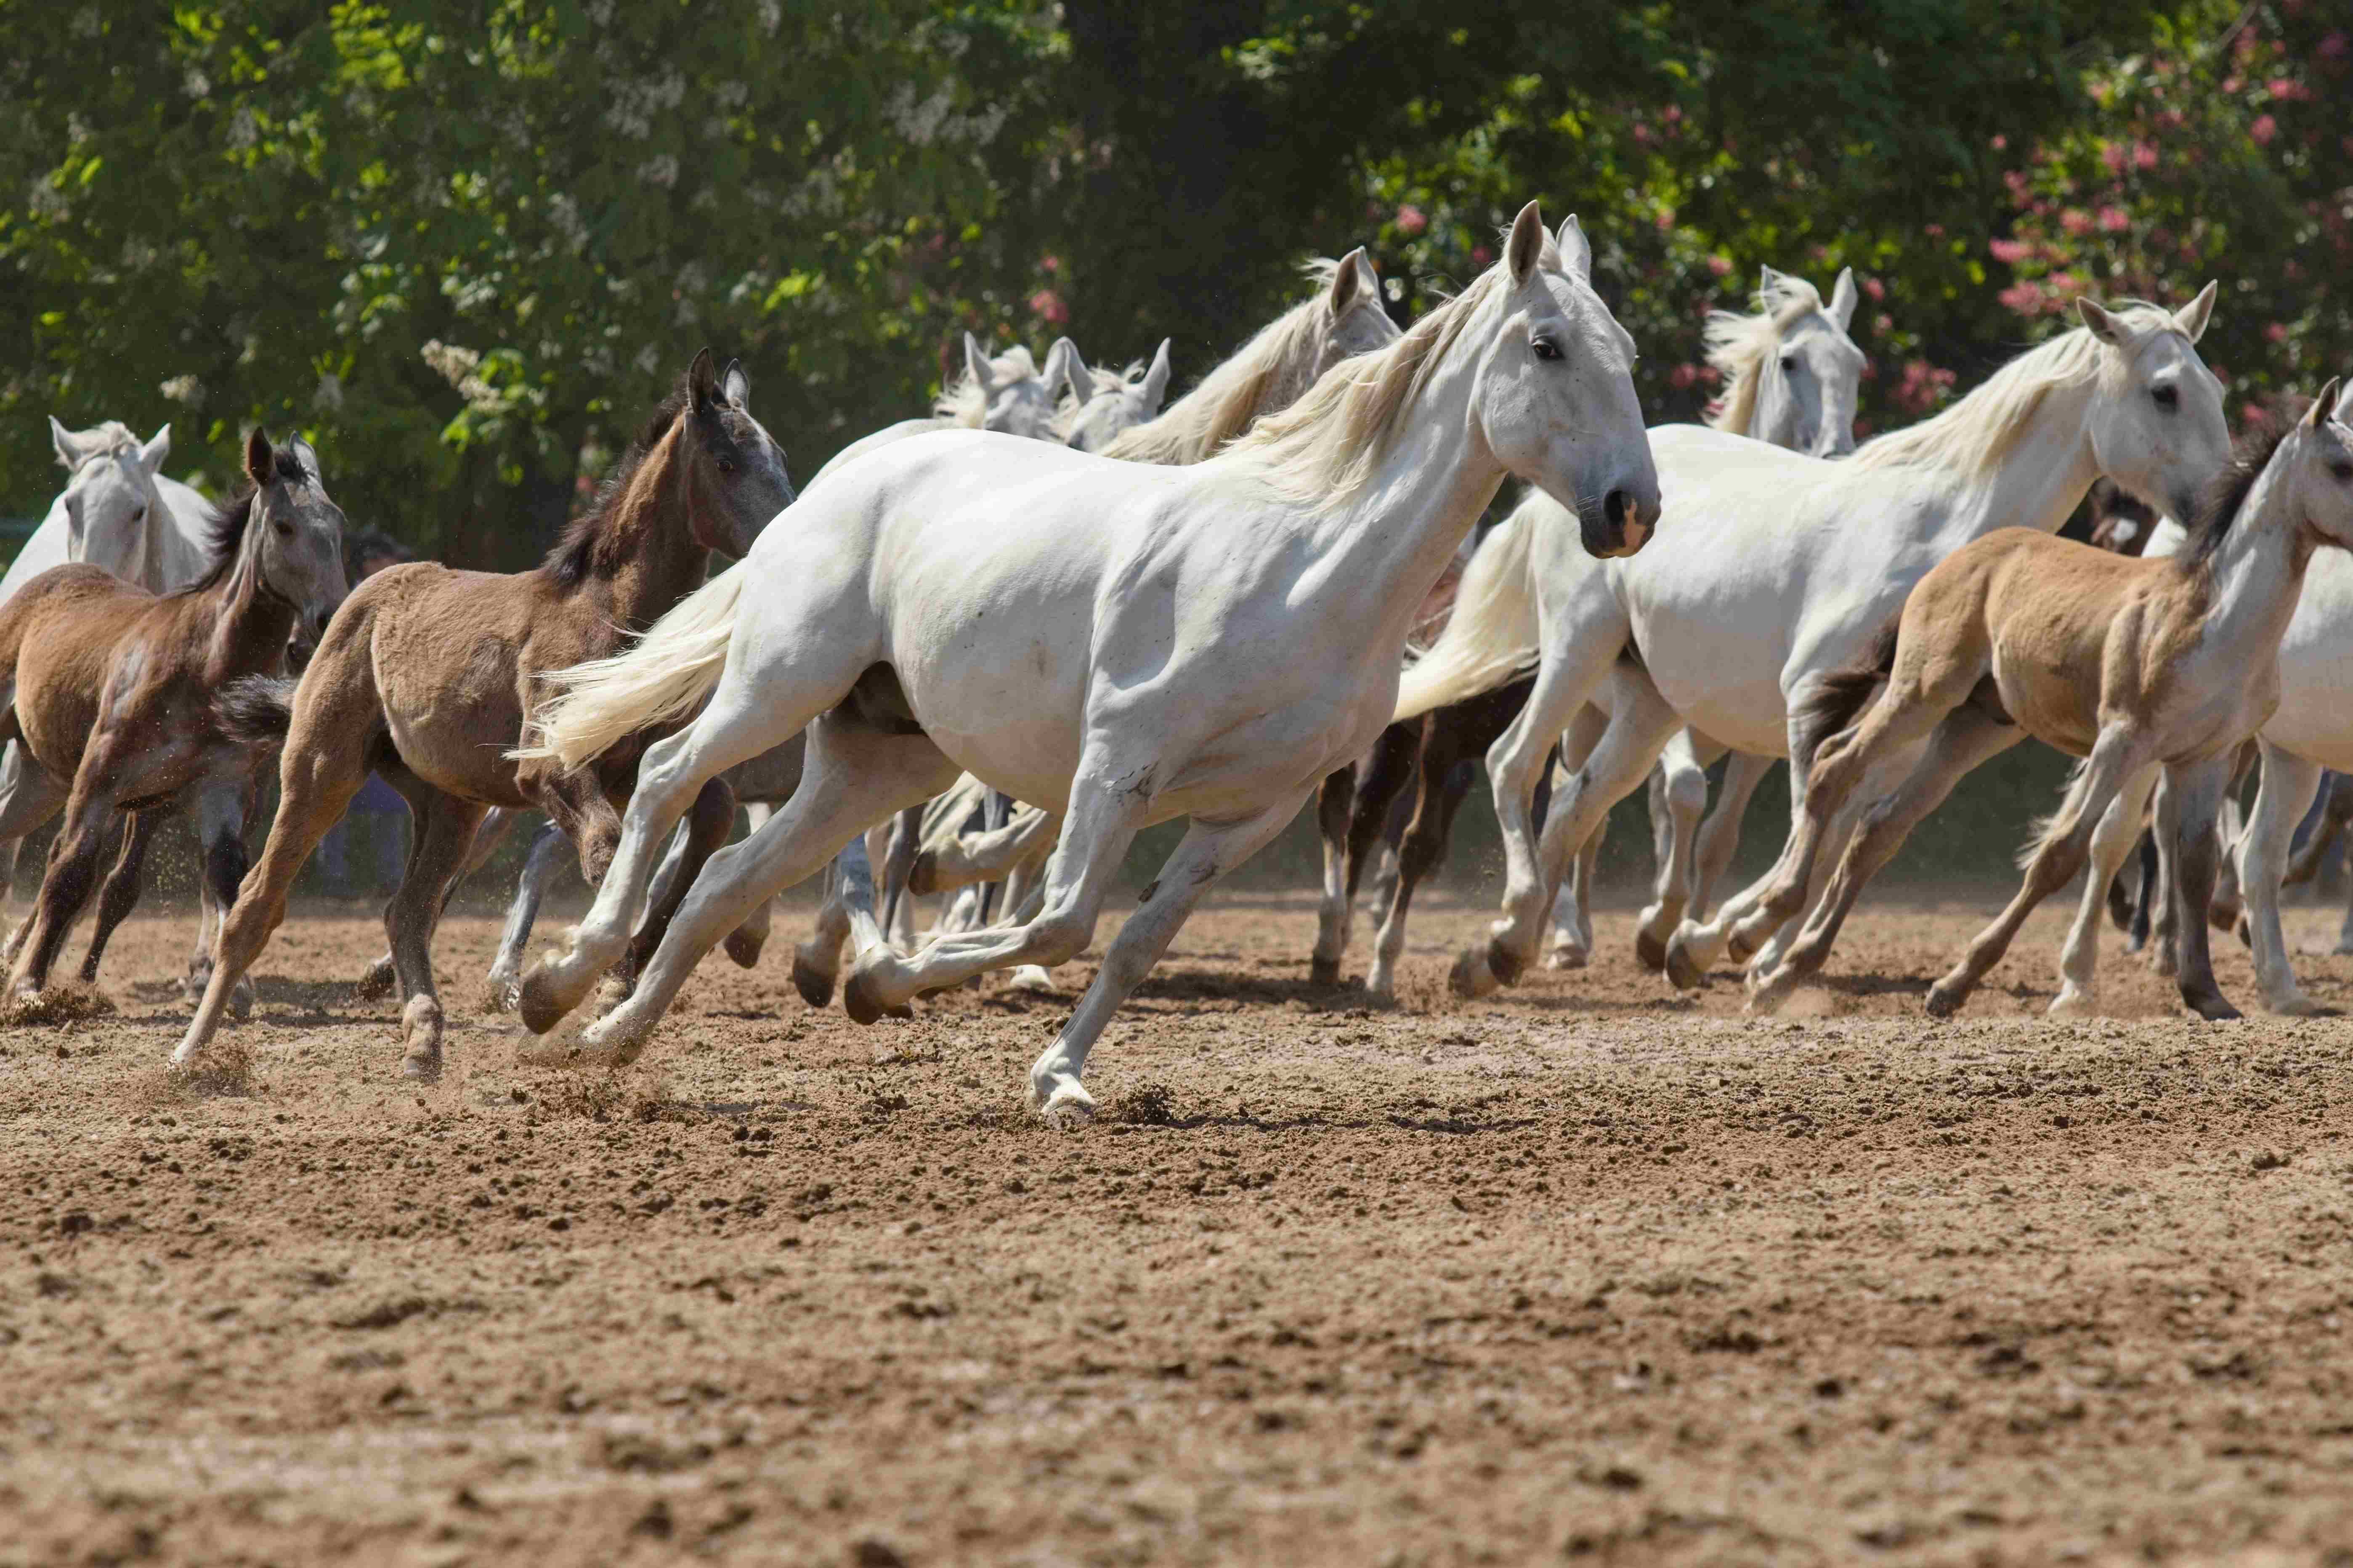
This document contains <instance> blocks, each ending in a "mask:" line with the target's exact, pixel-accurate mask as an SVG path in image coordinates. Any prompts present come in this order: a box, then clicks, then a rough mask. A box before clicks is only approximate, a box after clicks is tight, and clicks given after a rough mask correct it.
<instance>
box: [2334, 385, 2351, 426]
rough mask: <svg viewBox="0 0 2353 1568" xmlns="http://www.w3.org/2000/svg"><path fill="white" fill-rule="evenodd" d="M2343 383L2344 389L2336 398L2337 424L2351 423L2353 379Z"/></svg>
mask: <svg viewBox="0 0 2353 1568" xmlns="http://www.w3.org/2000/svg"><path fill="white" fill-rule="evenodd" d="M2344 385H2345V390H2344V391H2343V392H2342V393H2340V394H2339V395H2337V414H2336V419H2337V423H2338V424H2339V425H2353V381H2348V382H2347V383H2345V384H2344Z"/></svg>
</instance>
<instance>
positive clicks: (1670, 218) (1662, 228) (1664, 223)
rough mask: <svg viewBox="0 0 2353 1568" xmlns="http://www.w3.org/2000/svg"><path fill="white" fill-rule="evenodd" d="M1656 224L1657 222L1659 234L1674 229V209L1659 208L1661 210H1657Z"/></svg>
mask: <svg viewBox="0 0 2353 1568" xmlns="http://www.w3.org/2000/svg"><path fill="white" fill-rule="evenodd" d="M1658 222H1659V232H1660V233H1661V234H1664V233H1666V232H1667V230H1669V229H1671V228H1672V227H1674V226H1675V209H1674V208H1672V207H1661V208H1660V209H1659V219H1658Z"/></svg>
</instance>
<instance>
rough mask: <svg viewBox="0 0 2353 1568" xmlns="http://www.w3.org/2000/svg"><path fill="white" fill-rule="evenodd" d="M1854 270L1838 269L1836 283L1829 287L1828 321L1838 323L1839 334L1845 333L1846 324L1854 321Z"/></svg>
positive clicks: (1849, 268)
mask: <svg viewBox="0 0 2353 1568" xmlns="http://www.w3.org/2000/svg"><path fill="white" fill-rule="evenodd" d="M1854 302H1855V288H1854V268H1852V267H1841V268H1839V275H1838V281H1837V282H1836V283H1834V284H1832V285H1831V304H1830V310H1829V312H1828V313H1829V315H1830V319H1831V321H1836V322H1837V323H1838V326H1839V331H1841V332H1842V331H1846V329H1847V324H1848V323H1849V322H1851V321H1853V320H1854Z"/></svg>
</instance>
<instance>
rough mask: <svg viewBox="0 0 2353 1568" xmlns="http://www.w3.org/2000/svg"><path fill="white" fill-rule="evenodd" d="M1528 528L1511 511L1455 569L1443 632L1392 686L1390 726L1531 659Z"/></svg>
mask: <svg viewBox="0 0 2353 1568" xmlns="http://www.w3.org/2000/svg"><path fill="white" fill-rule="evenodd" d="M1536 526H1537V525H1536V521H1535V519H1533V518H1523V517H1521V516H1520V515H1518V514H1517V513H1514V515H1513V516H1511V517H1507V518H1505V519H1504V521H1502V522H1500V523H1498V524H1496V525H1495V529H1494V531H1493V532H1492V533H1490V534H1488V535H1487V537H1486V539H1485V541H1484V542H1482V543H1481V544H1480V546H1479V549H1478V552H1477V553H1475V554H1473V555H1472V557H1471V564H1470V565H1468V566H1466V567H1464V568H1463V571H1462V585H1461V587H1460V588H1457V589H1456V590H1455V592H1454V613H1453V614H1452V615H1451V616H1449V617H1447V622H1446V629H1445V630H1444V631H1442V632H1440V634H1439V635H1438V640H1437V641H1436V642H1434V643H1432V644H1430V651H1429V652H1428V653H1425V654H1423V655H1422V656H1421V657H1420V658H1418V659H1416V660H1415V661H1414V662H1413V663H1412V664H1410V665H1409V666H1408V667H1407V668H1406V672H1405V676H1404V678H1403V679H1400V680H1399V681H1398V700H1397V711H1396V712H1395V713H1394V714H1392V715H1391V716H1390V722H1391V723H1395V722H1397V721H1398V720H1400V719H1414V718H1419V716H1421V715H1422V714H1424V713H1427V712H1429V711H1430V710H1431V709H1433V708H1443V707H1445V706H1446V705H1447V704H1448V703H1450V702H1460V701H1461V700H1463V699H1464V698H1466V697H1476V696H1478V695H1479V693H1481V692H1482V691H1491V690H1493V689H1494V688H1496V687H1498V686H1501V685H1503V684H1504V682H1505V681H1507V680H1510V679H1514V677H1516V676H1518V675H1520V674H1521V673H1522V672H1524V671H1525V670H1526V669H1527V668H1529V667H1530V666H1532V665H1534V664H1535V662H1536V658H1537V654H1538V652H1539V651H1540V648H1541V646H1542V645H1541V643H1540V640H1539V637H1538V628H1537V626H1536V600H1535V593H1534V591H1533V590H1534V579H1533V578H1532V577H1531V575H1530V569H1529V565H1528V552H1529V551H1530V550H1531V549H1532V548H1533V542H1534V540H1535V532H1536Z"/></svg>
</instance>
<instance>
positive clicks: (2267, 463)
mask: <svg viewBox="0 0 2353 1568" xmlns="http://www.w3.org/2000/svg"><path fill="white" fill-rule="evenodd" d="M2293 429H2295V421H2294V420H2293V419H2280V418H2266V419H2263V420H2260V421H2257V422H2255V423H2253V424H2251V425H2249V426H2248V427H2247V430H2246V433H2245V434H2244V435H2242V436H2241V437H2239V444H2238V446H2237V447H2233V448H2232V452H2231V466H2230V467H2229V468H2224V469H2223V470H2222V472H2221V475H2220V476H2219V477H2217V478H2216V479H2215V480H2214V482H2213V483H2212V484H2211V486H2209V487H2208V488H2207V490H2206V504H2205V506H2204V507H2203V508H2202V509H2200V512H2199V515H2198V521H2196V522H2194V523H2192V524H2190V525H2189V537H2188V538H2187V539H2185V540H2183V541H2182V544H2181V551H2180V553H2179V555H2177V556H2176V557H2175V559H2176V560H2178V561H2179V562H2180V563H2181V564H2182V567H2183V569H2184V570H2185V571H2188V570H2195V569H2197V568H2199V567H2202V566H2204V565H2205V564H2207V563H2209V562H2210V561H2211V560H2212V559H2213V558H2214V552H2216V551H2217V550H2220V549H2221V548H2222V541H2223V540H2224V539H2225V538H2227V537H2228V536H2229V535H2230V531H2231V525H2232V523H2234V522H2236V521H2238V519H2239V513H2240V512H2241V511H2242V510H2244V509H2245V507H2246V504H2247V496H2248V494H2249V492H2251V491H2253V489H2254V488H2255V481H2256V480H2257V479H2261V478H2263V470H2264V469H2265V468H2269V467H2271V462H2272V457H2273V454H2274V453H2276V452H2277V451H2278V450H2279V448H2280V443H2281V442H2283V441H2284V440H2286V439H2287V437H2288V432H2289V431H2291V430H2293Z"/></svg>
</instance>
